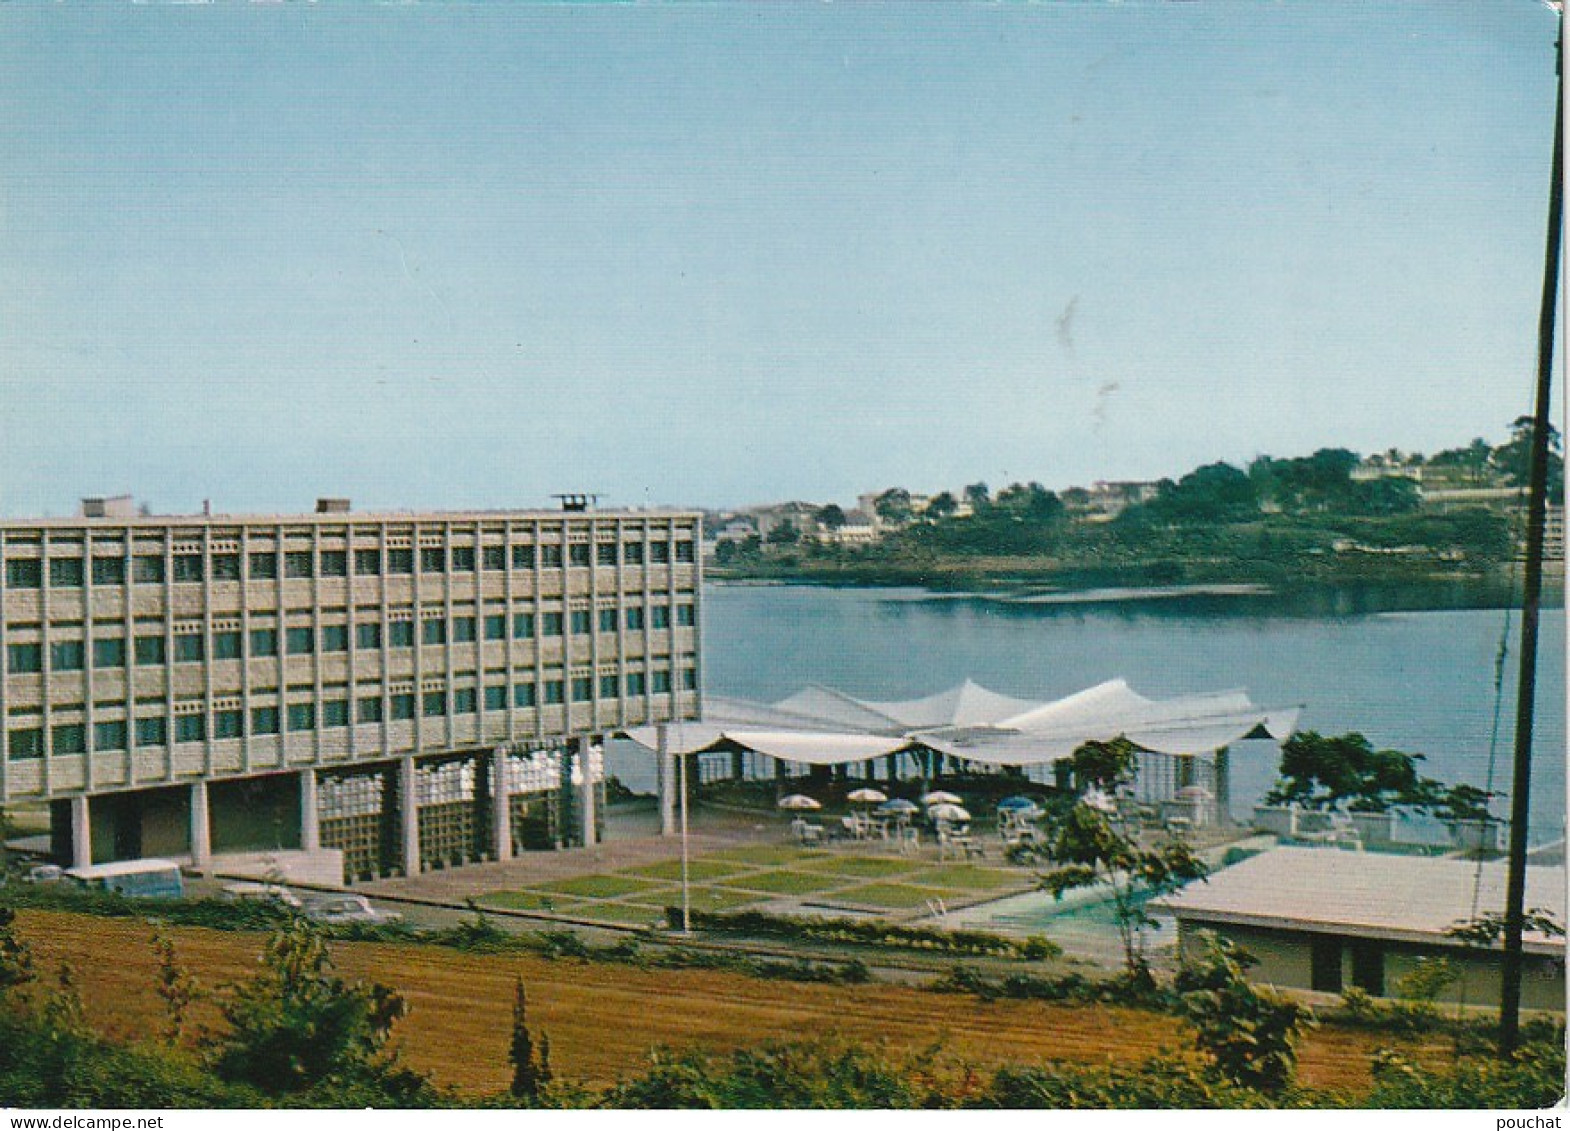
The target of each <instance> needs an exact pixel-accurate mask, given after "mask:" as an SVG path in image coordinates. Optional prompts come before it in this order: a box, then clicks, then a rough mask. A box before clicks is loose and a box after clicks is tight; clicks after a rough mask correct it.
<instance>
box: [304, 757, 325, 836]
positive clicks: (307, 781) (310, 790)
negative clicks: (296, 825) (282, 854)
mask: <svg viewBox="0 0 1570 1131" xmlns="http://www.w3.org/2000/svg"><path fill="white" fill-rule="evenodd" d="M319 805H320V802H319V801H318V799H317V796H316V771H315V770H313V769H305V770H301V771H300V847H301V848H303V849H305V851H307V852H315V851H317V850H318V849H319V848H321V847H322V817H321V811H320V808H319Z"/></svg>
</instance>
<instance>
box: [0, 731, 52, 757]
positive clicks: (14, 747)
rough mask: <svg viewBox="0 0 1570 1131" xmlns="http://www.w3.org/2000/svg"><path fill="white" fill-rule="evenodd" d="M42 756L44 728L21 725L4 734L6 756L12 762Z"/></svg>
mask: <svg viewBox="0 0 1570 1131" xmlns="http://www.w3.org/2000/svg"><path fill="white" fill-rule="evenodd" d="M43 756H44V728H43V727H23V728H21V729H20V730H13V731H11V732H10V733H9V734H7V735H6V757H7V758H9V759H11V761H13V762H20V761H26V760H28V759H32V758H42V757H43Z"/></svg>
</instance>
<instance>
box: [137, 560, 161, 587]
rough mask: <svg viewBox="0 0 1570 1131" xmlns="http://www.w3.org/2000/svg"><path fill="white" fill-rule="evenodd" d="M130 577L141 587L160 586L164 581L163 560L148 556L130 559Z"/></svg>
mask: <svg viewBox="0 0 1570 1131" xmlns="http://www.w3.org/2000/svg"><path fill="white" fill-rule="evenodd" d="M131 577H132V578H133V579H134V580H135V581H137V582H138V583H139V584H142V585H155V584H161V583H162V582H163V579H164V560H163V558H161V557H157V558H155V557H153V556H152V555H150V554H146V555H142V556H140V557H136V558H133V559H131Z"/></svg>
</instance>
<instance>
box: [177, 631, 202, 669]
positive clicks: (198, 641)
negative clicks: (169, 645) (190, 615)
mask: <svg viewBox="0 0 1570 1131" xmlns="http://www.w3.org/2000/svg"><path fill="white" fill-rule="evenodd" d="M203 652H204V649H203V647H202V638H201V637H200V636H198V635H197V634H196V633H194V632H186V633H182V634H180V635H179V636H176V637H175V638H174V662H175V663H177V664H192V663H196V662H198V661H200V660H201V658H202V655H203Z"/></svg>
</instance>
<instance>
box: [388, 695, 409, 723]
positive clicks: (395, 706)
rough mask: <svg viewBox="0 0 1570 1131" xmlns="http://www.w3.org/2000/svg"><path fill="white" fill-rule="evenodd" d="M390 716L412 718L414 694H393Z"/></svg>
mask: <svg viewBox="0 0 1570 1131" xmlns="http://www.w3.org/2000/svg"><path fill="white" fill-rule="evenodd" d="M392 717H393V718H395V719H412V718H414V696H413V695H412V694H405V695H394V696H393V697H392Z"/></svg>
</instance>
